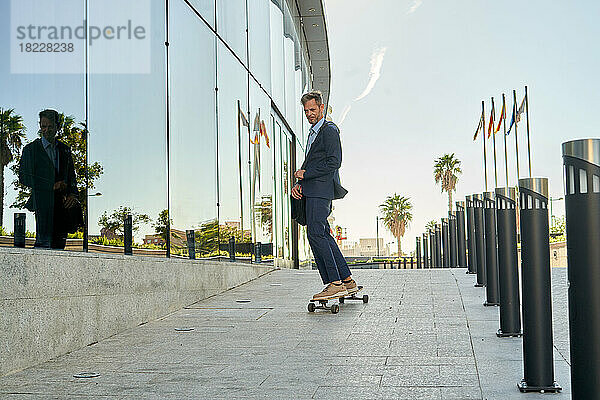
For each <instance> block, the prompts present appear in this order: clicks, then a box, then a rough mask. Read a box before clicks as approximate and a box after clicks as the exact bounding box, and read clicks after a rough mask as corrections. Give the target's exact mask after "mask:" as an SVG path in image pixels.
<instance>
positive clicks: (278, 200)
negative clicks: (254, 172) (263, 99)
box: [273, 118, 284, 258]
mask: <svg viewBox="0 0 600 400" xmlns="http://www.w3.org/2000/svg"><path fill="white" fill-rule="evenodd" d="M273 132H274V135H273V136H274V137H275V139H276V140H275V204H274V211H275V248H276V249H277V251H276V252H275V256H276V257H277V258H283V257H284V250H283V243H284V231H283V218H284V216H283V215H284V211H283V163H282V159H283V157H282V152H283V142H282V139H283V138H282V133H281V125H280V124H279V122H276V121H275V118H273Z"/></svg>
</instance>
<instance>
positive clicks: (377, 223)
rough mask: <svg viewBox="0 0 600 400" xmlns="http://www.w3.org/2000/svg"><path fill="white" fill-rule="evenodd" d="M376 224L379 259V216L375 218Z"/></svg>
mask: <svg viewBox="0 0 600 400" xmlns="http://www.w3.org/2000/svg"><path fill="white" fill-rule="evenodd" d="M375 222H376V225H377V228H376V229H377V238H376V239H375V242H376V245H377V257H379V216H377V217H375Z"/></svg>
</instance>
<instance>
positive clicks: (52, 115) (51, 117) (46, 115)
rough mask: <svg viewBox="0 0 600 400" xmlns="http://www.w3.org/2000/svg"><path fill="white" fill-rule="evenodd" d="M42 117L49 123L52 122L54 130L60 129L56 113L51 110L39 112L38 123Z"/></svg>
mask: <svg viewBox="0 0 600 400" xmlns="http://www.w3.org/2000/svg"><path fill="white" fill-rule="evenodd" d="M42 117H43V118H46V119H48V120H49V121H53V122H54V127H55V128H56V129H58V128H59V127H60V126H59V124H60V116H59V114H58V111H56V110H52V109H46V110H43V111H40V121H41V120H42Z"/></svg>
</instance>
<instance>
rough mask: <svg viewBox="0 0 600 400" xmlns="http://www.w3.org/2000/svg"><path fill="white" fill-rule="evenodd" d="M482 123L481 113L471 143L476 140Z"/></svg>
mask: <svg viewBox="0 0 600 400" xmlns="http://www.w3.org/2000/svg"><path fill="white" fill-rule="evenodd" d="M482 123H483V113H482V114H481V116H480V117H479V125H477V129H475V135H473V141H475V140H477V135H478V134H479V130H481V124H482Z"/></svg>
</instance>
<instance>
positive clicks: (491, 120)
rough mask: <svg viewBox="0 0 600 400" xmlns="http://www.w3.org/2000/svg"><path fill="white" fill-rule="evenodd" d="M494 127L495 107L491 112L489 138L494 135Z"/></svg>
mask: <svg viewBox="0 0 600 400" xmlns="http://www.w3.org/2000/svg"><path fill="white" fill-rule="evenodd" d="M492 129H494V109H493V108H492V111H491V112H490V123H489V124H488V132H487V135H488V139H489V138H490V136H492Z"/></svg>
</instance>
